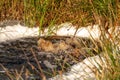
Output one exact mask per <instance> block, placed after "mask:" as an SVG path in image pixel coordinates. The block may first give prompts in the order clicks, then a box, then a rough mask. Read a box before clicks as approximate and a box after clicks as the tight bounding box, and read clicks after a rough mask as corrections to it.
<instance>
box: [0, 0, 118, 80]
mask: <svg viewBox="0 0 120 80" xmlns="http://www.w3.org/2000/svg"><path fill="white" fill-rule="evenodd" d="M3 20H20V21H23V22H25V23H26V24H27V25H30V26H32V27H33V26H39V27H40V31H41V30H42V29H43V27H48V26H51V25H54V24H60V23H63V22H71V23H73V24H74V25H76V26H78V27H80V26H86V25H93V24H99V26H100V28H101V31H103V32H102V35H101V46H102V50H103V53H104V56H105V58H106V59H107V60H108V61H107V62H108V67H107V69H104V68H103V69H102V70H103V72H102V73H100V74H98V73H99V71H98V72H96V77H97V78H98V80H119V79H120V69H119V68H120V59H119V57H120V51H119V49H118V44H113V43H115V42H116V41H118V42H120V40H119V34H118V36H116V37H110V38H109V39H107V38H106V36H104V34H106V33H107V34H109V32H108V31H107V30H108V28H110V27H113V30H114V29H115V28H116V26H117V25H120V22H119V21H120V1H119V0H0V21H3ZM111 35H112V36H114V34H109V36H111ZM34 57H35V56H34ZM36 62H37V59H36ZM38 66H39V65H38ZM101 67H102V66H101ZM39 68H40V66H39ZM106 70H107V71H106ZM40 71H41V69H40ZM104 71H105V72H104ZM7 72H8V71H7ZM7 75H8V76H10V73H7ZM20 75H21V73H17V72H16V75H15V76H16V77H18V78H19V76H20ZM41 75H42V76H43V78H44V79H43V80H45V77H44V75H43V74H41ZM15 76H14V77H15ZM10 78H13V77H11V76H10ZM18 78H16V79H18Z"/></svg>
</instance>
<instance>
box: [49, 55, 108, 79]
mask: <svg viewBox="0 0 120 80" xmlns="http://www.w3.org/2000/svg"><path fill="white" fill-rule="evenodd" d="M98 64H99V65H102V67H106V62H105V59H104V58H103V57H102V56H98V55H97V56H94V57H89V58H87V59H85V60H83V61H82V62H79V63H78V64H76V65H73V66H72V67H71V70H70V71H69V72H67V73H64V74H62V75H57V76H55V77H53V78H49V79H48V80H96V78H95V74H94V73H93V71H92V70H96V69H99V70H100V68H99V66H98Z"/></svg>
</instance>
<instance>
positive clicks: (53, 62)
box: [0, 37, 96, 80]
mask: <svg viewBox="0 0 120 80" xmlns="http://www.w3.org/2000/svg"><path fill="white" fill-rule="evenodd" d="M41 38H43V39H45V40H49V41H51V42H52V43H53V44H54V43H58V42H59V41H61V40H62V41H64V42H65V43H66V39H68V40H70V39H71V37H57V38H56V37H54V38H51V37H50V38H45V37H41ZM38 40H39V38H37V37H27V38H20V39H17V40H13V41H7V42H2V43H0V80H11V78H14V76H18V75H17V73H20V74H21V75H22V78H23V79H24V80H26V79H27V80H33V79H35V80H41V79H42V78H41V77H43V75H45V76H46V78H49V77H52V76H55V75H56V74H57V73H59V72H64V71H68V70H69V67H70V66H72V65H74V64H76V63H78V62H79V61H82V60H84V59H85V58H86V57H88V55H83V54H88V53H89V51H92V52H93V53H94V54H96V52H95V51H94V50H93V48H95V45H94V43H93V42H92V41H91V40H89V39H86V38H80V39H79V41H80V44H79V45H80V46H81V47H82V48H81V47H77V46H78V44H74V43H73V44H69V45H70V46H71V47H70V48H69V49H67V51H64V50H59V51H58V52H57V53H54V52H50V51H49V52H46V51H44V50H41V49H40V48H39V47H38V45H37V41H38ZM88 44H89V45H88ZM86 47H87V49H85V48H86ZM77 50H78V51H77ZM76 51H77V52H76ZM80 51H81V52H80ZM76 54H77V56H76ZM78 54H79V55H78ZM9 74H12V75H13V76H10V75H9Z"/></svg>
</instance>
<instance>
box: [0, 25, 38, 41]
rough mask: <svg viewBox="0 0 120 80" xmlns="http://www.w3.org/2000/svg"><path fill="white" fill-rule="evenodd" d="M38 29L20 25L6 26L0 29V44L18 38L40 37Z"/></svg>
mask: <svg viewBox="0 0 120 80" xmlns="http://www.w3.org/2000/svg"><path fill="white" fill-rule="evenodd" d="M38 34H39V33H38V28H28V27H26V26H21V25H20V24H17V25H14V26H6V27H5V28H1V29H0V42H4V41H6V40H14V39H17V38H22V37H28V36H38Z"/></svg>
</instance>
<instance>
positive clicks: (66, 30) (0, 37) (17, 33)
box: [0, 23, 100, 42]
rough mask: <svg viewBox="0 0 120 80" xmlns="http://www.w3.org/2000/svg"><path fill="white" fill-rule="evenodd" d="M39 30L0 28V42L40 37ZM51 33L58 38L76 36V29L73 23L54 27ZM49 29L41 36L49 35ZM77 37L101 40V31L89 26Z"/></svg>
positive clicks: (78, 33) (18, 26)
mask: <svg viewBox="0 0 120 80" xmlns="http://www.w3.org/2000/svg"><path fill="white" fill-rule="evenodd" d="M38 31H39V28H38V27H35V28H28V27H26V26H22V25H20V24H17V25H13V26H6V27H4V28H3V27H0V42H3V41H6V40H13V39H17V38H21V37H28V36H38V35H39V32H38ZM51 31H52V33H53V34H51V35H55V34H56V35H58V36H74V33H75V31H76V29H75V27H74V26H73V25H72V24H71V23H63V24H61V25H58V26H56V27H52V28H51ZM48 34H49V33H48V29H45V31H44V33H41V36H46V35H48ZM75 36H77V37H87V38H90V37H91V36H92V37H93V38H95V39H97V38H99V36H100V31H99V29H98V26H97V25H94V26H92V27H91V26H88V27H81V28H79V29H78V30H77V33H76V35H75Z"/></svg>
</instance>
